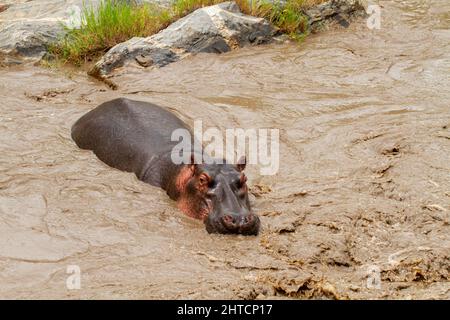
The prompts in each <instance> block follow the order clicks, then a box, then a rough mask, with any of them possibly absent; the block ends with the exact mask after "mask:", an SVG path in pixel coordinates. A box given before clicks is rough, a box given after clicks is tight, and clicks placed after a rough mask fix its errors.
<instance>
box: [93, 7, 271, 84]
mask: <svg viewBox="0 0 450 320" xmlns="http://www.w3.org/2000/svg"><path fill="white" fill-rule="evenodd" d="M273 33H274V28H273V27H272V26H271V25H270V24H269V23H268V22H267V21H266V20H264V19H261V18H256V17H251V16H247V15H244V14H242V13H241V12H240V10H239V7H238V6H237V5H236V3H235V2H224V3H220V4H217V5H214V6H209V7H205V8H201V9H198V10H196V11H194V12H193V13H191V14H189V15H187V16H186V17H184V18H181V19H180V20H178V21H176V22H175V23H173V24H171V25H170V26H169V27H167V28H166V29H164V30H162V31H160V32H159V33H157V34H155V35H153V36H151V37H148V38H133V39H131V40H129V41H126V42H123V43H121V44H118V45H116V46H115V47H113V48H112V49H111V50H110V51H108V52H107V53H106V54H105V55H104V56H103V57H102V59H101V60H100V61H98V62H97V63H96V64H95V66H94V68H93V69H92V70H91V71H90V72H89V73H90V74H91V75H94V76H96V77H100V78H102V77H105V76H107V75H108V74H109V73H111V71H112V70H114V69H115V68H117V67H119V66H124V65H127V64H128V63H134V62H137V63H138V64H139V65H141V66H142V65H143V64H142V63H141V62H142V61H143V59H144V58H145V57H148V59H151V61H152V63H151V64H149V65H155V66H164V65H166V64H168V63H171V62H173V61H176V60H179V59H181V58H183V57H184V56H186V55H187V54H192V53H198V52H215V53H222V52H227V51H230V50H231V49H232V48H237V47H242V46H245V45H249V44H252V43H261V42H267V41H270V39H271V38H272V35H273ZM137 57H138V58H137ZM139 61H141V62H139ZM144 64H145V63H144Z"/></svg>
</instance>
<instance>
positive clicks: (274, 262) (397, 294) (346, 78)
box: [0, 0, 450, 299]
mask: <svg viewBox="0 0 450 320" xmlns="http://www.w3.org/2000/svg"><path fill="white" fill-rule="evenodd" d="M380 4H381V5H382V24H381V29H380V30H369V29H368V28H367V27H366V24H365V21H364V20H360V21H358V22H357V23H354V24H352V25H351V26H350V27H349V28H348V29H340V30H334V31H332V30H330V31H326V32H323V33H321V34H319V35H314V36H311V37H309V38H308V39H307V40H306V41H305V42H304V43H302V44H301V45H297V44H292V43H291V44H274V45H268V46H260V47H256V48H255V47H253V48H245V49H242V50H238V51H234V52H231V53H227V54H223V55H198V56H195V57H191V58H188V59H186V60H184V61H181V62H178V63H175V64H172V65H170V66H167V67H165V68H162V69H159V70H148V71H143V70H135V71H132V72H128V73H126V74H123V75H121V76H118V77H116V78H115V79H114V80H115V81H116V82H117V83H118V84H119V90H117V91H111V90H109V89H108V88H106V87H105V86H104V85H103V84H101V83H98V82H96V81H94V80H91V79H89V78H88V77H86V76H84V75H83V74H72V75H68V74H65V73H62V72H59V71H58V72H56V71H51V70H47V69H43V68H39V67H33V66H22V67H14V68H9V69H8V68H3V69H1V70H0V97H1V118H0V146H1V153H0V297H1V298H137V299H145V298H162V299H165V298H200V299H203V298H247V299H253V298H258V299H263V298H266V297H268V298H289V297H291V298H309V297H313V298H341V299H345V298H447V299H448V298H450V293H449V290H450V285H449V281H448V280H449V275H448V272H449V247H450V237H449V225H448V221H449V210H450V176H449V174H450V31H449V28H450V16H449V12H450V3H449V2H448V1H447V0H433V1H418V0H414V1H380ZM119 96H126V97H129V98H134V99H140V100H146V101H150V102H153V103H157V104H160V105H162V106H164V107H167V108H169V109H171V110H173V111H174V112H176V113H177V114H179V115H180V116H181V117H182V118H183V119H185V120H186V121H187V122H188V123H190V124H192V121H193V120H197V119H201V120H203V122H204V123H205V124H207V125H208V126H216V127H219V128H220V129H222V130H225V129H226V128H236V127H240V128H255V127H256V128H258V127H263V128H278V129H280V130H281V135H280V140H281V150H280V157H281V160H280V162H281V163H280V170H279V172H278V174H277V175H275V176H260V175H259V170H258V169H259V168H258V166H250V167H249V168H248V170H247V171H248V172H247V175H248V177H249V184H250V187H251V190H252V201H253V204H254V207H255V211H256V212H257V213H259V214H260V215H261V216H262V223H263V230H262V232H261V234H260V235H259V236H258V237H244V236H224V235H209V234H207V233H206V231H205V230H204V227H203V225H202V223H200V222H198V221H195V220H192V219H190V218H187V217H185V216H183V214H181V213H180V212H179V211H178V210H177V209H176V207H175V205H174V203H173V202H172V201H171V200H169V199H168V197H167V196H166V195H165V193H164V192H163V191H162V190H160V189H158V188H154V187H152V186H149V185H146V184H144V183H141V182H140V181H138V180H137V179H136V178H135V177H134V176H133V175H132V174H129V173H124V172H120V171H118V170H115V169H112V168H110V167H108V166H106V165H105V164H103V163H102V162H100V161H99V160H98V159H97V158H96V157H95V156H94V155H93V154H92V153H91V152H88V151H83V150H79V149H78V148H77V147H76V146H75V144H74V143H73V142H72V141H71V139H70V127H71V125H72V124H73V122H74V121H75V120H76V119H78V118H79V117H80V116H81V115H82V114H84V113H85V112H87V111H88V110H90V109H92V108H94V107H95V106H96V105H98V104H99V103H101V102H103V101H106V100H108V99H111V98H113V97H119ZM70 265H77V266H79V268H80V270H81V289H79V290H68V289H67V287H66V279H67V277H68V276H69V274H67V273H66V271H67V267H68V266H70ZM378 276H379V279H380V282H379V283H380V285H379V286H377V283H378V282H377V279H378V278H377V277H378ZM368 284H369V285H368ZM371 284H372V285H371Z"/></svg>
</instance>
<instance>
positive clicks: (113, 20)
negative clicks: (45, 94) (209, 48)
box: [49, 0, 325, 65]
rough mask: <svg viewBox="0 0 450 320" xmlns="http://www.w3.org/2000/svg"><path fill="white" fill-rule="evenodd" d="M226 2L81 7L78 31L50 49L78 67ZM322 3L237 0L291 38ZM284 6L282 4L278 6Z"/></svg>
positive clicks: (117, 0) (69, 31) (114, 0)
mask: <svg viewBox="0 0 450 320" xmlns="http://www.w3.org/2000/svg"><path fill="white" fill-rule="evenodd" d="M225 1H226V0H174V2H173V3H172V5H171V6H170V7H169V8H164V7H160V6H157V5H155V4H150V3H146V4H141V5H138V4H136V3H135V2H134V1H132V0H128V1H125V0H103V1H102V2H101V3H100V4H99V6H98V7H93V6H88V5H84V7H83V9H82V13H81V21H80V22H81V24H80V27H79V28H69V27H67V26H65V28H66V35H65V36H64V37H63V38H62V39H61V40H60V41H59V42H58V43H56V44H54V45H52V46H51V47H50V48H49V51H50V53H51V54H53V55H54V56H55V57H56V58H57V59H58V60H60V61H62V62H64V63H66V62H69V63H73V64H77V65H79V64H81V63H83V62H86V61H89V60H92V59H93V58H96V57H98V56H99V55H101V54H103V53H105V52H106V51H107V50H109V49H110V48H112V47H113V46H115V45H116V44H118V43H120V42H124V41H126V40H128V39H130V38H132V37H148V36H150V35H152V34H155V33H157V32H159V31H160V30H162V29H164V28H166V27H167V26H168V25H169V24H170V23H172V22H174V21H176V20H178V19H180V18H182V17H184V16H186V15H188V14H189V13H191V12H193V11H195V10H196V9H199V8H201V7H205V6H210V5H214V4H217V3H220V2H225ZM324 1H325V0H286V1H283V2H278V1H277V0H272V1H270V0H236V3H237V4H238V5H239V7H240V8H241V11H242V12H243V13H245V14H248V15H252V16H257V17H262V18H265V19H267V20H268V21H270V22H271V23H272V24H273V25H275V26H277V27H278V28H279V29H280V31H282V32H285V33H288V34H289V35H290V36H291V37H293V38H298V37H301V36H302V35H304V34H305V33H306V31H307V26H308V20H307V17H306V16H305V15H304V13H303V10H304V9H305V8H308V7H310V6H312V5H315V4H318V3H321V2H324ZM281 3H283V4H284V5H281Z"/></svg>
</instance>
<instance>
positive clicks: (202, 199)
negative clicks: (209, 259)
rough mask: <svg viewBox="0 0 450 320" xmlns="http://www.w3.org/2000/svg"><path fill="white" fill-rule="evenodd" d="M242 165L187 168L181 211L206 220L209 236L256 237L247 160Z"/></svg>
mask: <svg viewBox="0 0 450 320" xmlns="http://www.w3.org/2000/svg"><path fill="white" fill-rule="evenodd" d="M238 163H239V164H237V165H235V164H227V163H223V164H217V163H213V164H204V163H203V164H192V165H189V166H187V167H186V168H187V169H185V170H186V171H185V174H181V176H183V175H184V178H182V180H184V181H183V182H184V183H183V186H182V188H181V189H182V191H181V192H180V197H179V200H178V204H179V208H180V209H181V210H182V211H184V212H185V213H187V214H188V215H189V216H192V217H195V218H199V219H203V221H204V223H205V226H206V230H207V231H208V232H209V233H225V234H230V233H235V234H243V235H257V234H258V232H259V227H260V220H259V217H258V216H257V215H256V214H254V213H252V210H251V206H250V201H249V198H248V187H247V184H246V181H247V178H246V176H245V174H244V172H243V171H244V169H245V157H243V158H241V159H240V160H239V162H238Z"/></svg>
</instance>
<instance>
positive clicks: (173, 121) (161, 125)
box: [72, 98, 189, 177]
mask: <svg viewBox="0 0 450 320" xmlns="http://www.w3.org/2000/svg"><path fill="white" fill-rule="evenodd" d="M179 128H184V129H187V130H189V128H188V127H187V126H186V124H185V123H184V122H183V121H181V120H180V119H179V118H177V117H176V116H175V115H174V114H172V113H171V112H169V111H167V110H165V109H163V108H161V107H159V106H157V105H154V104H151V103H148V102H142V101H134V100H129V99H125V98H119V99H114V100H111V101H108V102H105V103H103V104H101V105H99V106H98V107H97V108H95V109H93V110H91V111H90V112H88V113H87V114H85V115H84V116H82V117H81V118H80V119H79V120H78V121H77V122H76V123H75V124H74V125H73V127H72V139H73V140H74V141H75V142H76V144H77V145H78V147H80V148H82V149H88V150H92V151H94V153H95V154H96V155H97V157H98V158H99V159H100V160H102V161H103V162H105V163H106V164H108V165H110V166H111V167H114V168H117V169H120V170H123V171H130V172H134V173H136V175H137V176H138V177H142V176H143V174H144V172H145V170H147V168H148V166H149V163H151V162H152V160H154V159H156V158H158V157H159V156H161V155H162V154H167V153H168V152H170V151H171V150H172V148H173V146H174V145H176V144H177V143H178V142H176V141H175V142H173V141H171V135H172V132H173V131H174V130H176V129H179Z"/></svg>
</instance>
